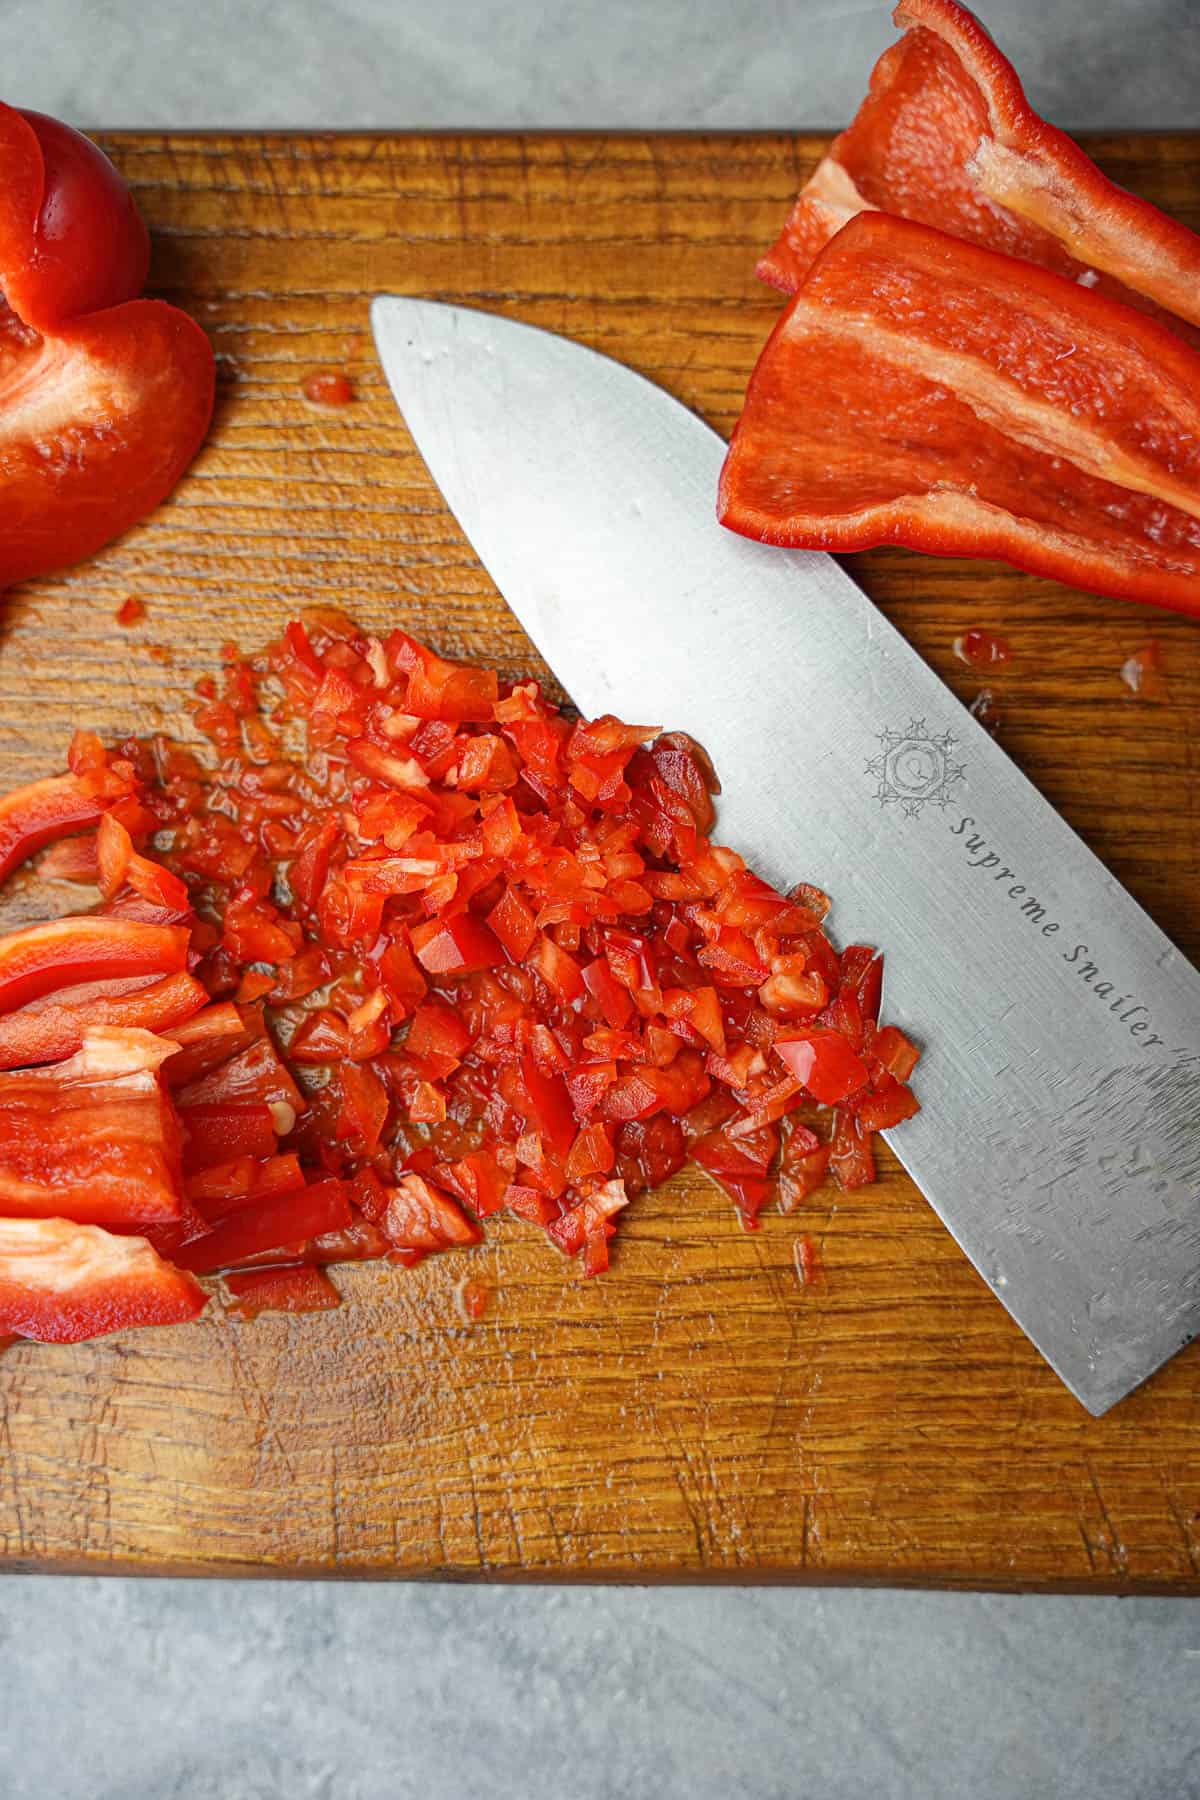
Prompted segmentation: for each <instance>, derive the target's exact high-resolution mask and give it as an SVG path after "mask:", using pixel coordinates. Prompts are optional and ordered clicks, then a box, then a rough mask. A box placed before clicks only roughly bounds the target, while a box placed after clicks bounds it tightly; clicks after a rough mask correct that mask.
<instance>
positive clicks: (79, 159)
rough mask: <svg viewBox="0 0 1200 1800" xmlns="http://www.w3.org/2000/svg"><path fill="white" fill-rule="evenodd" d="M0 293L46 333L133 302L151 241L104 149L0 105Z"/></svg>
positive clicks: (36, 115) (65, 128) (33, 114)
mask: <svg viewBox="0 0 1200 1800" xmlns="http://www.w3.org/2000/svg"><path fill="white" fill-rule="evenodd" d="M0 168H3V170H4V181H3V184H2V185H0V293H3V295H4V297H5V298H6V299H7V301H8V304H9V305H10V306H11V307H12V309H13V311H14V312H15V313H17V314H18V315H19V316H20V317H21V318H22V319H23V320H24V321H25V323H26V324H27V325H32V326H33V327H34V328H35V330H37V331H45V330H47V329H49V328H52V327H53V326H55V325H59V324H61V323H62V322H63V321H64V320H65V319H73V318H76V317H78V315H79V314H80V313H89V312H99V311H101V310H102V309H103V308H104V307H109V306H119V305H120V303H121V301H123V300H132V299H133V298H134V297H135V295H137V294H140V293H141V291H142V288H143V286H144V285H145V280H146V273H147V270H148V269H149V266H150V239H149V236H148V234H147V231H146V227H145V225H144V224H143V222H142V216H141V214H140V213H139V212H138V209H137V207H136V205H135V204H134V200H133V195H132V194H131V193H130V192H129V189H128V188H127V187H126V186H125V183H124V182H123V181H122V180H121V177H120V176H119V175H118V174H117V171H116V170H115V169H114V168H113V166H112V164H111V163H110V162H109V160H108V158H107V156H105V154H104V152H103V151H102V150H101V149H100V148H99V147H98V146H97V145H96V144H93V143H92V141H91V139H90V138H85V137H84V136H83V135H82V134H81V133H80V132H78V131H73V130H72V129H71V127H70V126H69V125H64V124H62V123H61V122H60V121H59V120H58V119H50V118H47V117H46V115H45V113H37V112H18V111H17V110H16V109H15V108H14V107H11V106H5V105H3V104H2V103H0Z"/></svg>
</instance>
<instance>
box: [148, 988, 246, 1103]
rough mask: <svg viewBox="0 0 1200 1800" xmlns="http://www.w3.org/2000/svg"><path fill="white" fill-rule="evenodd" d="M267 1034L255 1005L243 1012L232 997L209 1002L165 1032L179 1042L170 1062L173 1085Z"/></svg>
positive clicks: (183, 1082)
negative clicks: (200, 1009) (209, 1004)
mask: <svg viewBox="0 0 1200 1800" xmlns="http://www.w3.org/2000/svg"><path fill="white" fill-rule="evenodd" d="M265 1034H266V1026H265V1025H264V1024H263V1022H262V1018H261V1015H260V1014H259V1013H257V1012H256V1011H254V1009H253V1008H247V1009H246V1011H245V1015H244V1016H243V1013H242V1012H241V1011H240V1010H239V1009H238V1008H237V1007H236V1006H235V1005H234V1004H233V1002H232V1001H231V1000H221V1001H218V1002H217V1004H216V1005H215V1006H206V1007H205V1008H204V1009H203V1011H202V1012H198V1013H194V1014H193V1016H192V1017H191V1018H190V1019H185V1020H183V1021H182V1022H181V1023H180V1024H178V1025H172V1026H171V1028H170V1030H169V1031H168V1032H166V1033H165V1035H166V1036H167V1037H170V1038H172V1039H173V1040H174V1042H175V1043H177V1044H178V1045H179V1054H178V1055H177V1056H173V1057H172V1058H171V1061H170V1063H169V1064H168V1065H167V1078H168V1080H169V1081H170V1084H171V1086H172V1087H184V1086H186V1084H187V1083H188V1082H189V1081H197V1080H198V1079H199V1078H200V1076H201V1075H207V1074H208V1073H209V1072H210V1071H211V1070H213V1069H216V1068H219V1067H220V1065H221V1064H222V1063H223V1062H227V1061H228V1060H229V1058H230V1057H231V1056H233V1055H235V1054H236V1053H237V1052H238V1051H239V1050H245V1049H246V1048H247V1047H248V1046H249V1045H250V1044H253V1043H257V1041H258V1039H259V1038H261V1037H263V1036H265Z"/></svg>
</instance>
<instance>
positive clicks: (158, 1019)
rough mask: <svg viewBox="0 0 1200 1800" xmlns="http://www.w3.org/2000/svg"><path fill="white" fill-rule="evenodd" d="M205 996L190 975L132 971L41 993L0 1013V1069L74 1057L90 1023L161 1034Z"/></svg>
mask: <svg viewBox="0 0 1200 1800" xmlns="http://www.w3.org/2000/svg"><path fill="white" fill-rule="evenodd" d="M207 999H208V995H207V993H206V992H205V990H204V988H203V987H202V986H201V984H200V983H199V982H198V981H197V980H196V979H195V977H194V976H192V975H185V974H178V975H166V976H164V977H163V979H162V980H161V981H156V980H155V978H154V976H153V975H131V976H126V977H124V978H122V979H120V980H115V981H113V980H110V981H88V982H82V983H81V984H80V985H79V986H77V987H69V988H59V990H58V992H57V993H53V994H43V995H42V996H41V998H40V999H38V1000H30V1001H27V1002H26V1004H25V1005H24V1006H21V1007H18V1008H17V1010H16V1012H10V1013H8V1014H6V1015H4V1016H3V1017H0V1069H27V1068H31V1067H32V1066H33V1065H34V1064H35V1063H53V1062H60V1061H61V1060H62V1059H63V1057H66V1056H73V1055H74V1054H75V1052H76V1050H78V1049H79V1048H80V1047H81V1045H82V1043H83V1039H84V1034H85V1033H86V1032H87V1031H88V1029H89V1028H90V1027H92V1026H96V1025H114V1026H122V1027H125V1028H127V1029H137V1030H141V1031H153V1032H156V1033H161V1032H163V1031H165V1030H167V1029H171V1030H174V1029H175V1028H177V1027H178V1026H179V1025H181V1024H183V1023H185V1022H186V1021H187V1020H188V1019H189V1018H191V1017H192V1016H193V1015H195V1014H196V1013H197V1012H199V1011H200V1009H201V1008H202V1007H203V1006H204V1004H205V1002H206V1001H207Z"/></svg>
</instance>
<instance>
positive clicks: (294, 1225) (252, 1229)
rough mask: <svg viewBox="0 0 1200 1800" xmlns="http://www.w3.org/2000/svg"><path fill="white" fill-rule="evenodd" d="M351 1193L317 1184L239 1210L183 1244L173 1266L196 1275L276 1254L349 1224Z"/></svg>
mask: <svg viewBox="0 0 1200 1800" xmlns="http://www.w3.org/2000/svg"><path fill="white" fill-rule="evenodd" d="M350 1217H351V1215H350V1190H349V1188H348V1186H347V1185H346V1183H345V1182H344V1181H335V1180H329V1181H316V1182H313V1183H312V1185H311V1186H309V1187H304V1188H294V1189H291V1190H289V1191H288V1192H287V1193H285V1194H276V1195H275V1196H273V1197H272V1198H271V1199H269V1200H264V1201H263V1202H261V1204H259V1205H255V1206H243V1207H239V1208H238V1210H237V1211H236V1212H233V1213H230V1214H228V1215H227V1217H225V1218H224V1219H222V1220H221V1221H220V1223H219V1224H218V1225H217V1226H216V1227H215V1229H214V1230H212V1231H211V1232H210V1233H209V1234H208V1236H207V1237H202V1238H198V1239H197V1240H196V1242H195V1243H193V1244H186V1245H185V1246H184V1248H183V1249H182V1250H180V1251H179V1253H178V1255H177V1257H176V1259H175V1260H176V1261H177V1263H178V1264H179V1266H180V1267H181V1268H184V1269H191V1270H192V1271H193V1273H195V1274H197V1275H208V1274H211V1273H213V1272H214V1271H215V1270H217V1269H228V1268H229V1267H230V1266H231V1265H232V1264H234V1263H239V1262H241V1261H242V1260H243V1258H244V1257H248V1256H255V1255H257V1254H258V1253H259V1252H260V1251H263V1250H276V1249H278V1248H279V1247H280V1245H282V1244H292V1243H294V1242H295V1241H296V1240H297V1239H300V1238H314V1237H317V1236H319V1235H320V1233H321V1232H323V1231H336V1230H338V1229H339V1228H340V1227H341V1226H343V1225H348V1224H349V1223H350Z"/></svg>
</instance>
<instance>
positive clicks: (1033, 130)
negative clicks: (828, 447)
mask: <svg viewBox="0 0 1200 1800" xmlns="http://www.w3.org/2000/svg"><path fill="white" fill-rule="evenodd" d="M892 17H893V19H894V21H895V23H896V25H897V26H900V27H902V28H904V29H905V35H904V36H903V37H902V38H901V39H900V41H899V43H896V44H893V45H892V46H891V47H890V49H888V50H886V51H885V52H884V54H883V56H882V57H881V58H880V59H879V61H878V63H877V64H876V65H875V68H874V69H873V71H872V73H871V85H870V91H869V92H868V95H867V98H866V99H865V100H864V101H863V103H862V106H861V107H860V108H859V111H858V114H857V116H856V117H855V120H854V122H853V124H852V125H851V126H850V127H849V128H848V129H847V130H846V131H843V132H842V133H841V135H840V136H839V137H837V138H835V140H834V142H833V144H832V145H831V147H830V150H829V153H828V155H827V156H826V157H825V158H824V159H823V161H822V162H821V163H820V165H819V166H818V168H817V171H816V173H815V174H814V176H813V177H812V179H811V181H809V183H808V184H807V186H806V187H804V188H802V189H801V191H800V195H799V197H798V199H797V200H796V203H795V206H794V207H793V209H792V212H791V215H790V216H789V218H788V220H787V223H786V224H785V226H784V228H783V231H782V233H781V234H780V236H779V238H778V239H777V240H776V242H775V243H774V244H773V245H772V247H771V249H770V250H768V251H767V253H766V255H765V256H764V257H763V258H762V260H761V262H760V263H759V265H758V273H759V275H760V276H761V277H762V279H763V280H764V281H768V282H770V283H771V284H772V285H773V286H775V287H780V288H783V289H785V290H787V291H789V292H790V291H792V290H794V289H795V288H797V287H798V286H799V285H800V283H801V281H802V280H803V278H804V276H805V274H806V272H807V270H808V268H809V266H810V264H811V263H812V260H813V258H814V256H816V254H817V252H818V251H819V250H820V249H821V247H822V245H823V244H825V243H827V242H828V240H829V239H830V238H831V237H832V236H833V235H834V233H835V232H837V231H839V230H840V229H841V227H842V226H843V225H844V224H845V223H846V221H847V220H848V219H850V218H851V217H853V216H854V215H855V214H856V213H858V212H860V211H861V210H863V209H866V208H875V209H878V210H880V211H883V212H889V213H898V214H900V215H901V216H902V217H904V218H909V219H915V220H918V221H920V222H922V223H924V224H927V225H935V226H937V227H939V228H940V229H941V230H943V231H949V232H953V233H954V235H955V236H956V237H963V238H968V239H972V240H974V241H975V242H977V243H980V244H983V245H985V246H986V247H988V248H989V249H993V250H1003V251H1006V252H1007V253H1008V254H1009V255H1011V256H1020V257H1024V258H1025V259H1026V260H1028V261H1030V262H1035V263H1041V264H1042V265H1043V266H1044V267H1046V268H1048V269H1052V270H1054V271H1055V272H1056V273H1057V274H1060V275H1065V276H1067V277H1069V278H1070V279H1072V280H1075V281H1079V282H1081V283H1082V284H1083V285H1084V286H1095V285H1099V286H1100V287H1101V288H1102V289H1103V290H1104V291H1106V292H1107V293H1109V295H1110V296H1112V297H1114V298H1117V299H1122V300H1124V301H1125V302H1126V303H1127V304H1132V305H1134V306H1137V307H1140V308H1141V309H1143V310H1146V311H1150V312H1155V311H1157V310H1158V309H1160V308H1161V309H1164V310H1165V312H1166V313H1167V314H1174V315H1177V318H1176V319H1175V320H1174V321H1168V322H1173V323H1174V324H1175V326H1176V329H1178V330H1180V331H1181V332H1182V333H1183V334H1184V335H1185V336H1187V337H1188V338H1189V340H1190V341H1193V342H1195V341H1197V339H1196V334H1195V333H1192V332H1190V331H1189V330H1188V328H1187V327H1186V326H1182V325H1180V324H1179V323H1178V321H1179V320H1181V319H1182V320H1188V321H1190V322H1191V324H1192V325H1200V237H1197V236H1196V234H1195V233H1194V232H1191V231H1189V230H1188V229H1187V228H1186V226H1184V225H1181V224H1180V223H1179V222H1178V220H1176V219H1171V218H1168V217H1167V215H1166V214H1165V213H1162V212H1160V211H1159V210H1158V208H1157V207H1154V206H1151V205H1149V204H1148V202H1146V201H1144V200H1138V199H1136V198H1135V197H1134V196H1133V195H1132V194H1130V193H1127V192H1126V190H1125V189H1124V188H1121V187H1118V186H1117V185H1116V184H1115V183H1114V182H1111V181H1109V180H1108V179H1107V177H1105V176H1104V175H1102V174H1101V173H1100V171H1099V169H1098V168H1097V167H1096V165H1095V164H1094V163H1093V162H1092V161H1091V159H1090V157H1088V156H1086V155H1085V154H1084V152H1083V151H1082V150H1081V149H1080V147H1079V145H1078V144H1076V143H1075V142H1074V141H1073V140H1072V139H1071V138H1069V137H1068V136H1067V135H1066V133H1065V132H1062V131H1059V130H1058V129H1057V128H1056V127H1055V126H1053V125H1049V124H1047V123H1046V121H1045V120H1044V119H1042V118H1040V117H1039V116H1038V114H1037V113H1035V112H1034V111H1033V109H1032V107H1031V106H1030V105H1029V102H1028V101H1027V99H1026V98H1025V91H1024V89H1023V88H1022V86H1021V82H1020V78H1019V77H1018V75H1017V72H1016V70H1015V69H1014V68H1013V66H1012V64H1011V63H1010V62H1009V61H1008V59H1007V57H1005V56H1004V55H1003V54H1002V53H1001V51H1000V50H999V49H997V47H996V45H995V44H994V43H993V41H992V39H991V38H990V37H989V36H988V34H987V32H986V31H985V30H984V28H983V26H982V25H981V24H980V23H979V21H978V19H976V18H974V17H973V15H972V14H971V13H969V12H968V11H967V10H966V8H965V7H962V6H958V5H956V4H955V0H902V3H901V4H900V5H899V6H897V8H896V10H895V12H894V13H893V15H892Z"/></svg>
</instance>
